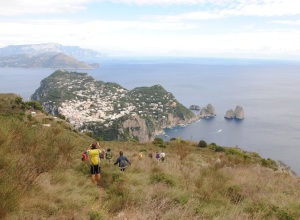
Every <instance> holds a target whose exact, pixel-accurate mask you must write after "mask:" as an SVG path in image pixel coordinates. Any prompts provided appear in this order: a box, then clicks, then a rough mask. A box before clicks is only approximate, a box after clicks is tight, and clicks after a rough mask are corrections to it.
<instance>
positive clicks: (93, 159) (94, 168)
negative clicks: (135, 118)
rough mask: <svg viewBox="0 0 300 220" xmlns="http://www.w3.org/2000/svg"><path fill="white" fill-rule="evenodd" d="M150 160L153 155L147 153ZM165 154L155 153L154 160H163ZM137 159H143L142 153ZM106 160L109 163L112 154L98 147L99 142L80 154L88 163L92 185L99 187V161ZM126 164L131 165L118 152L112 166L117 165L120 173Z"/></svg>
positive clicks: (108, 150) (121, 153) (109, 150)
mask: <svg viewBox="0 0 300 220" xmlns="http://www.w3.org/2000/svg"><path fill="white" fill-rule="evenodd" d="M148 156H149V157H150V158H151V159H152V158H153V156H154V155H153V154H152V153H149V155H148ZM165 156H166V154H165V153H163V152H162V153H158V152H156V154H155V158H156V159H157V160H160V161H164V160H165ZM138 157H139V159H142V158H143V153H142V152H140V153H139V154H138ZM104 158H105V159H106V160H108V161H109V162H110V161H111V160H112V152H111V149H110V148H108V149H107V151H106V152H105V150H104V149H102V148H101V147H100V144H99V142H95V143H92V144H91V145H90V146H88V148H87V150H86V151H84V152H83V153H82V158H81V159H82V161H89V164H90V173H91V180H92V184H95V183H96V184H97V186H98V187H100V181H101V174H100V173H101V167H100V159H104ZM127 164H129V165H131V162H130V161H129V160H128V159H127V157H125V156H124V154H123V151H120V152H119V157H118V158H117V159H116V161H115V162H114V165H118V166H119V168H120V170H121V171H123V172H124V171H125V169H126V167H127Z"/></svg>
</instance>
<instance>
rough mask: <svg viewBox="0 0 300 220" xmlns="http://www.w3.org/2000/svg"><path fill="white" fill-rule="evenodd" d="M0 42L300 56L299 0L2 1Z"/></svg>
mask: <svg viewBox="0 0 300 220" xmlns="http://www.w3.org/2000/svg"><path fill="white" fill-rule="evenodd" d="M0 36H1V37H0V47H5V46H8V45H22V44H40V43H49V42H53V43H59V44H62V45H65V46H80V47H82V48H89V49H94V50H98V51H100V52H102V53H104V54H107V55H108V56H158V57H161V56H175V57H176V56H179V57H181V56H183V57H226V58H272V59H273V58H276V59H278V58H280V59H293V60H295V59H296V60H297V59H300V1H299V0H9V1H8V0H0Z"/></svg>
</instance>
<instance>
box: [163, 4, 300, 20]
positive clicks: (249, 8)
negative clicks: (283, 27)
mask: <svg viewBox="0 0 300 220" xmlns="http://www.w3.org/2000/svg"><path fill="white" fill-rule="evenodd" d="M203 3H204V2H203ZM205 3H210V4H212V5H213V6H212V7H209V9H204V8H203V9H201V10H198V11H192V12H186V13H181V14H177V15H171V16H170V15H168V16H163V15H161V16H157V19H159V20H166V21H181V20H209V19H218V18H225V17H239V16H255V17H279V16H293V15H300V4H295V0H247V1H245V0H244V1H243V0H241V1H223V2H222V3H218V2H217V1H205ZM210 6H211V5H210Z"/></svg>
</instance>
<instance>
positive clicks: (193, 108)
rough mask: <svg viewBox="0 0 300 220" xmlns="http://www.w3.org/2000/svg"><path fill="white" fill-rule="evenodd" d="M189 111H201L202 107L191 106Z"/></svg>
mask: <svg viewBox="0 0 300 220" xmlns="http://www.w3.org/2000/svg"><path fill="white" fill-rule="evenodd" d="M189 109H190V110H200V109H201V108H200V106H198V105H191V106H190V107H189Z"/></svg>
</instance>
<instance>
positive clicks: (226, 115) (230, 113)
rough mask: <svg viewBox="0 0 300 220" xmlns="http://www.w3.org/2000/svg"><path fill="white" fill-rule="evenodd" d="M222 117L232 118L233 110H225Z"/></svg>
mask: <svg viewBox="0 0 300 220" xmlns="http://www.w3.org/2000/svg"><path fill="white" fill-rule="evenodd" d="M224 118H227V119H233V118H234V112H233V110H232V109H229V110H228V111H227V112H226V114H225V116H224Z"/></svg>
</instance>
